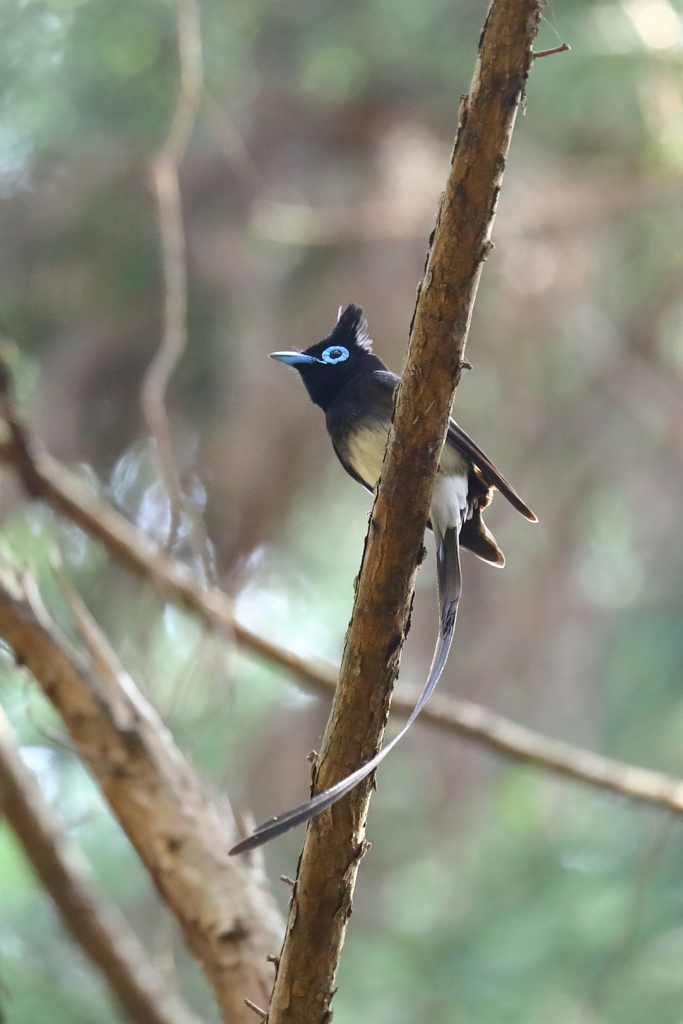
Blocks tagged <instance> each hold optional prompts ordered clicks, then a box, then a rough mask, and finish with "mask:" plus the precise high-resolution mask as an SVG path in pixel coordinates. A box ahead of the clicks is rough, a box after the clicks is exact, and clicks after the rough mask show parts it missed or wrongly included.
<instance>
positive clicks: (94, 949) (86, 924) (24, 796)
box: [0, 709, 201, 1024]
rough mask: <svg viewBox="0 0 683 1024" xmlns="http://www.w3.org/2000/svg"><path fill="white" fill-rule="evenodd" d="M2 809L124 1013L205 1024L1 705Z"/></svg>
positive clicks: (155, 1023) (157, 1021) (158, 1021)
mask: <svg viewBox="0 0 683 1024" xmlns="http://www.w3.org/2000/svg"><path fill="white" fill-rule="evenodd" d="M0 811H2V813H4V815H5V817H6V818H7V822H8V824H9V825H10V828H11V829H12V830H13V831H14V833H15V834H16V836H17V838H18V840H19V842H20V843H21V844H22V846H23V848H24V852H25V853H26V856H27V858H28V860H29V861H30V863H31V865H32V866H33V869H34V871H35V873H36V875H37V876H38V878H39V879H40V881H41V882H42V884H43V885H44V887H45V889H46V891H47V892H48V893H49V895H50V896H51V898H52V900H53V901H54V903H55V906H56V907H57V910H58V911H59V913H60V915H61V918H62V921H63V922H64V924H65V925H66V927H67V928H68V929H69V931H70V932H71V934H72V936H73V938H74V939H75V940H76V942H77V943H78V944H79V946H80V947H81V949H82V950H83V952H84V953H85V955H86V956H87V957H88V959H89V960H90V961H91V962H92V964H93V965H94V966H95V967H96V968H97V970H98V971H100V972H101V974H102V977H103V979H104V981H105V982H106V984H107V986H108V988H109V991H110V993H111V995H112V996H113V998H114V1000H115V1001H116V1002H117V1003H118V1005H119V1007H120V1009H121V1010H123V1012H124V1014H125V1015H126V1016H127V1017H128V1018H129V1019H130V1020H131V1021H135V1022H137V1024H201V1022H200V1019H199V1017H197V1016H195V1014H194V1013H193V1012H192V1011H191V1010H190V1009H189V1008H188V1007H187V1006H185V1005H184V1003H183V1002H182V1000H181V999H180V998H179V997H178V996H177V995H175V993H173V992H172V991H171V990H170V989H169V987H168V985H167V983H166V981H165V980H164V978H163V977H162V975H161V974H159V972H158V971H157V969H156V968H155V967H154V965H153V964H152V962H151V960H150V959H149V957H148V955H147V951H146V950H145V948H144V946H143V945H142V943H141V942H140V941H139V940H138V938H137V936H136V935H135V934H134V933H133V932H132V931H131V929H130V928H129V926H128V924H127V923H126V920H125V918H124V917H123V916H122V914H121V913H120V912H119V911H118V909H117V908H116V907H114V906H112V905H111V904H108V903H105V902H104V900H103V899H102V898H101V897H100V896H98V895H97V894H96V893H95V891H94V889H93V886H92V883H91V881H90V877H89V872H88V870H87V866H86V863H85V861H84V860H83V859H82V857H80V856H79V853H80V851H79V850H78V849H77V848H75V847H74V846H73V845H72V843H71V842H70V841H69V839H68V837H67V835H66V832H65V831H64V828H63V827H62V825H61V823H60V821H59V819H58V818H57V816H56V815H55V813H54V811H53V810H52V808H51V807H50V805H49V804H48V802H47V801H46V800H45V798H44V797H43V794H42V793H41V791H40V787H39V786H38V783H37V782H36V779H35V777H34V775H33V773H32V772H31V771H29V769H28V768H27V767H26V765H25V764H24V762H23V761H22V759H21V754H20V753H19V747H18V745H17V741H16V739H15V737H14V735H13V733H12V728H11V726H10V724H9V722H8V721H7V718H6V717H5V715H4V713H3V711H2V709H0Z"/></svg>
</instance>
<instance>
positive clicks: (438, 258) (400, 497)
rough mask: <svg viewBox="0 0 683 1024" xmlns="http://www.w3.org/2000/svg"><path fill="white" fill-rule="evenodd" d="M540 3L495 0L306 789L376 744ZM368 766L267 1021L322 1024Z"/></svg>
mask: <svg viewBox="0 0 683 1024" xmlns="http://www.w3.org/2000/svg"><path fill="white" fill-rule="evenodd" d="M542 6H543V0H493V3H492V5H491V7H490V9H489V13H488V16H487V19H486V23H485V25H484V30H483V32H482V35H481V39H480V42H479V56H478V59H477V64H476V67H475V71H474V77H473V80H472V86H471V91H470V95H469V96H466V97H464V98H463V99H462V102H461V107H460V125H459V127H458V133H457V136H456V141H455V148H454V151H453V158H452V163H451V171H450V175H449V179H448V182H447V184H446V191H445V193H444V196H443V199H442V202H441V207H440V210H439V214H438V218H437V225H436V229H435V231H434V236H433V241H432V246H431V250H430V252H429V256H428V259H427V266H426V268H425V275H424V278H423V280H422V282H421V285H420V288H419V290H418V298H417V305H416V308H415V314H414V317H413V323H412V325H411V332H410V334H411V337H410V346H409V349H408V359H407V362H406V367H405V371H404V373H403V379H402V382H401V385H400V386H399V389H398V395H397V399H396V409H395V414H394V421H393V425H392V428H391V431H390V434H389V442H388V445H387V453H386V456H385V460H384V466H383V470H382V477H381V480H380V483H379V488H378V492H377V497H376V499H375V503H374V507H373V510H372V516H371V519H370V527H369V530H368V535H367V538H366V542H365V551H364V554H363V562H362V566H361V572H360V576H359V580H358V584H357V588H356V598H355V602H354V608H353V614H352V617H351V624H350V626H349V631H348V633H347V637H346V644H345V648H344V656H343V659H342V667H341V673H340V677H339V685H338V687H337V691H336V693H335V698H334V702H333V706H332V711H331V714H330V718H329V721H328V726H327V730H326V732H325V737H324V740H323V744H322V750H321V754H320V759H319V766H318V773H317V778H316V786H315V788H316V790H318V791H320V790H325V789H327V788H328V787H330V786H332V785H334V784H335V783H336V782H338V781H340V780H341V779H342V778H344V777H345V776H347V775H348V774H349V773H351V772H352V771H354V770H355V769H356V768H358V767H359V766H360V765H362V764H363V763H365V762H366V761H367V760H369V759H370V758H371V757H372V756H373V755H374V754H375V753H376V752H377V750H378V748H379V746H380V744H381V741H382V734H383V732H384V726H385V723H386V719H387V715H388V710H389V702H390V699H391V692H392V689H393V685H394V681H395V678H396V675H397V673H398V668H399V663H400V657H401V651H402V648H403V642H404V638H405V634H406V632H407V627H408V620H409V616H410V609H411V606H412V598H413V585H414V579H415V574H416V572H417V569H418V566H419V564H420V561H421V559H422V551H423V539H424V531H425V525H426V519H427V511H428V507H429V502H430V500H431V494H432V487H433V483H434V477H435V475H436V470H437V466H438V462H439V458H440V455H441V450H442V447H443V443H444V437H445V434H446V428H447V424H448V418H449V414H450V409H451V404H452V401H453V395H454V392H455V388H456V386H457V383H458V380H459V377H460V373H461V369H462V361H463V355H464V349H465V341H466V337H467V331H468V328H469V323H470V317H471V315H472V305H473V302H474V298H475V295H476V291H477V286H478V283H479V277H480V274H481V267H482V264H483V261H484V260H485V258H486V255H487V253H488V251H489V248H490V245H491V243H490V241H489V239H490V235H491V229H492V225H493V219H494V215H495V210H496V203H497V199H498V193H499V191H500V187H501V183H502V177H503V171H504V169H505V162H506V157H507V152H508V148H509V144H510V138H511V135H512V129H513V127H514V123H515V117H516V113H517V109H518V106H519V103H520V101H521V99H522V96H523V94H524V89H525V85H526V80H527V76H528V73H529V68H530V66H531V62H532V56H531V52H532V44H533V41H534V38H535V36H536V32H537V29H538V24H539V21H540V16H541V8H542ZM372 786H373V777H372V776H371V777H370V778H369V779H367V780H366V781H364V782H362V783H361V784H360V785H359V786H357V787H356V789H355V790H353V792H352V793H350V794H349V796H348V797H345V798H343V799H342V800H340V801H339V802H338V803H337V804H335V805H334V806H333V807H331V808H330V809H329V810H327V811H325V812H323V813H322V814H320V815H319V816H318V817H317V818H315V819H314V820H313V821H311V822H310V823H309V826H308V830H307V833H306V840H305V843H304V849H303V853H302V856H301V861H300V865H299V877H298V880H297V886H296V889H295V891H294V894H293V896H292V902H291V905H290V911H289V918H288V923H287V934H286V936H285V942H284V945H283V948H282V953H281V954H280V963H279V966H278V970H277V976H276V979H275V987H274V989H273V995H272V997H271V1004H270V1012H269V1020H270V1021H271V1022H272V1024H300V1022H301V1021H304V1020H305V1021H306V1022H307V1024H326V1022H327V1021H329V1017H330V1002H331V1000H332V996H333V993H334V979H335V973H336V970H337V964H338V962H339V957H340V955H341V950H342V946H343V942H344V936H345V933H346V925H347V922H348V919H349V915H350V913H351V900H352V896H353V890H354V886H355V880H356V874H357V871H358V865H359V863H360V860H361V858H362V857H363V854H364V853H365V850H366V848H367V847H366V843H365V838H364V837H365V822H366V817H367V813H368V806H369V800H370V794H371V792H372Z"/></svg>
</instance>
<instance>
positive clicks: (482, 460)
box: [351, 370, 538, 523]
mask: <svg viewBox="0 0 683 1024" xmlns="http://www.w3.org/2000/svg"><path fill="white" fill-rule="evenodd" d="M372 376H373V379H374V381H375V382H376V383H377V384H379V385H380V387H382V388H385V389H386V390H387V391H389V390H390V391H392V392H393V391H394V390H395V389H396V386H397V384H398V383H399V381H400V379H401V378H400V377H398V376H397V375H396V374H395V373H391V371H390V370H376V371H375V372H374V373H373V375H372ZM446 444H452V445H453V447H454V448H455V449H456V451H458V452H459V453H460V454H461V455H462V456H463V457H464V458H465V459H467V461H468V462H472V463H474V465H475V466H477V468H478V469H479V470H480V471H481V474H482V476H483V477H484V479H485V480H486V483H487V484H489V486H493V487H496V488H497V489H498V490H499V491H500V493H501V494H502V495H504V497H506V498H507V500H508V501H509V502H510V504H511V505H513V506H514V508H516V509H517V511H518V512H521V514H522V515H523V516H524V518H525V519H528V520H530V522H532V523H536V522H538V518H537V517H536V515H535V514H534V513H533V512H532V511H531V509H530V508H529V507H528V505H525V503H524V502H523V501H522V499H521V498H520V496H519V495H518V494H517V491H516V490H515V489H514V487H512V485H511V484H509V483H508V482H507V480H506V479H505V477H504V476H502V475H501V474H500V473H499V472H498V470H497V469H496V467H495V466H494V465H493V463H492V462H491V460H490V459H489V457H488V455H486V454H485V453H484V452H483V451H482V450H481V448H480V447H479V445H478V444H477V443H476V442H475V441H473V440H472V438H471V437H470V436H469V434H467V433H466V432H465V431H464V430H463V429H462V427H461V426H460V425H459V424H457V423H456V422H455V420H454V419H451V421H450V423H449V426H448V433H447V435H446ZM351 475H352V476H353V473H351ZM362 482H363V481H361V483H362Z"/></svg>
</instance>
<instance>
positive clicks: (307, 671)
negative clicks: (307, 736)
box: [0, 363, 683, 814]
mask: <svg viewBox="0 0 683 1024" xmlns="http://www.w3.org/2000/svg"><path fill="white" fill-rule="evenodd" d="M2 371H3V367H2V364H1V363H0V400H2V399H3V396H4V400H3V401H2V413H3V416H4V417H5V422H6V424H7V427H8V431H7V434H6V436H5V438H4V439H3V438H2V437H0V460H2V461H4V462H6V463H7V464H10V465H12V466H14V467H15V469H16V470H17V471H18V472H19V473H20V475H21V477H22V479H23V481H24V484H25V486H26V488H27V490H28V491H29V492H30V493H31V494H33V495H34V496H35V497H37V498H41V499H42V500H43V501H45V502H47V504H49V505H50V506H52V508H54V509H55V511H56V512H59V513H61V514H62V515H64V516H66V517H67V518H68V519H70V520H71V521H72V522H74V523H76V524H77V525H78V526H80V527H81V529H83V530H85V531H86V532H87V533H89V534H90V536H92V537H94V538H95V539H97V540H99V541H101V542H102V544H104V546H105V547H106V548H107V550H108V551H109V552H110V553H111V554H112V555H113V556H114V557H116V558H119V559H120V560H121V561H122V562H123V563H124V564H125V565H127V566H128V568H129V569H131V570H132V571H133V572H134V573H135V574H136V575H138V576H139V577H140V578H141V579H143V580H145V581H146V582H148V583H149V584H151V585H152V586H153V587H154V588H155V590H156V591H157V592H158V593H159V594H160V595H161V596H162V597H163V598H165V599H166V600H168V601H171V602H172V603H174V604H176V605H179V606H180V607H181V608H185V609H186V610H188V611H191V612H193V613H194V614H196V615H197V616H198V617H199V618H200V619H201V620H202V621H203V622H205V623H206V624H207V625H208V626H209V627H211V628H213V629H216V630H218V631H219V632H223V633H224V634H227V635H229V636H231V637H232V638H233V639H234V640H235V642H236V643H237V644H238V646H240V647H242V648H243V649H244V650H246V651H249V652H250V653H251V654H254V655H256V656H257V657H259V658H262V659H264V660H265V661H267V662H270V663H271V664H274V665H277V666H278V667H279V668H281V669H283V670H284V671H285V672H287V673H288V674H289V675H290V676H292V677H293V678H294V679H296V680H297V681H298V682H299V683H301V684H302V685H303V686H304V687H306V688H307V689H309V690H313V691H314V692H317V693H321V694H325V695H328V696H330V695H333V694H334V691H335V689H336V686H337V678H338V674H339V670H338V668H337V667H336V666H334V665H331V664H329V663H328V662H325V661H322V660H318V661H307V660H306V659H304V658H302V657H300V656H299V655H298V654H295V653H294V652H293V651H289V650H287V648H286V647H281V646H280V645H279V644H275V643H273V642H272V641H270V640H268V639H266V638H265V637H262V636H259V635H258V634H257V633H253V632H252V631H251V630H250V629H247V627H246V626H243V625H241V624H240V623H239V622H237V621H236V620H235V619H234V617H233V614H232V610H233V604H232V601H231V600H230V598H229V597H228V596H227V594H225V593H223V591H221V590H218V589H217V588H215V587H214V588H208V589H204V588H203V587H202V584H201V582H200V580H199V579H198V578H197V577H196V575H195V574H194V573H193V572H192V571H191V570H190V569H188V568H187V566H185V565H183V564H182V563H181V562H178V561H177V560H176V559H174V558H171V557H169V556H168V555H167V554H166V553H165V552H163V551H161V550H160V549H159V548H158V547H157V545H156V544H154V542H153V541H151V540H150V539H149V538H148V537H146V536H145V534H144V533H142V532H141V531H140V530H138V529H137V528H136V527H135V526H134V525H133V524H132V523H130V522H129V521H128V520H127V519H126V518H125V517H124V516H122V515H121V513H120V512H117V511H116V510H115V509H114V508H112V507H111V505H109V504H107V502H106V501H104V500H103V499H102V498H100V497H99V496H98V495H97V494H96V493H95V492H94V491H92V490H91V488H90V487H88V486H86V485H85V484H84V483H83V482H82V481H81V480H79V478H78V477H77V476H75V475H74V474H73V473H71V472H70V471H69V470H68V469H66V468H65V467H64V466H62V465H61V464H60V463H59V462H57V461H56V460H55V459H53V458H52V457H51V456H50V455H49V454H48V453H47V452H46V451H45V450H44V449H43V448H42V446H41V445H40V444H38V443H37V441H36V440H35V439H33V438H31V437H30V436H29V434H28V431H27V429H26V426H25V425H24V424H23V423H22V422H21V420H20V419H19V417H18V414H17V410H16V408H15V406H14V403H13V402H12V401H11V399H10V397H9V394H8V391H7V389H8V388H9V385H10V381H9V378H8V377H7V375H6V371H5V376H4V378H3V376H2ZM3 389H4V390H3ZM414 705H415V697H414V696H411V695H410V694H408V693H406V692H405V691H403V692H401V693H398V694H396V696H395V697H393V699H392V705H391V706H392V709H393V711H395V712H396V713H397V714H398V715H408V714H410V712H411V711H412V709H413V707H414ZM420 721H422V722H426V723H429V724H431V725H433V726H436V727H437V728H440V729H443V730H445V731H446V732H450V733H454V734H456V735H459V736H463V737H465V738H469V739H471V740H474V741H476V742H478V743H481V744H482V745H484V746H486V747H488V748H489V749H491V750H493V751H496V752H497V753H501V754H505V755H507V756H509V757H514V758H517V759H519V760H522V761H527V762H529V763H531V764H535V765H538V766H539V767H541V768H545V769H548V770H549V771H552V772H556V773H558V774H560V775H564V776H566V777H568V778H572V779H575V780H577V781H578V782H584V783H586V784H587V785H590V786H594V787H596V788H598V789H606V790H610V791H612V792H614V793H619V794H621V795H622V796H625V797H628V798H630V799H632V800H639V801H643V802H645V803H651V804H656V805H659V806H661V807H665V808H668V809H669V810H672V811H674V812H675V813H677V814H680V813H683V795H682V794H683V790H682V789H681V787H682V786H683V782H682V781H681V780H679V779H675V778H672V777H671V776H668V775H664V774H662V773H661V772H656V771H651V770H649V769H647V768H640V767H638V766H636V765H631V764H627V763H624V762H621V761H615V760H613V759H611V758H607V757H602V756H601V755H600V754H596V753H594V752H593V751H590V750H584V749H583V748H581V747H577V746H574V745H573V744H570V743H565V742H563V741H561V740H555V739H552V738H551V737H549V736H546V735H544V734H543V733H539V732H535V731H534V730H533V729H528V728H527V727H526V726H523V725H518V724H517V723H516V722H512V721H511V720H510V719H508V718H505V717H504V716H503V715H499V714H496V712H494V711H491V710H489V709H488V708H485V707H482V706H481V705H480V704H474V703H471V702H470V701H465V700H460V699H458V698H455V697H450V696H444V695H442V694H437V695H436V696H434V697H432V699H431V701H430V703H429V704H428V705H427V707H426V708H425V709H424V711H423V712H422V714H421V716H420Z"/></svg>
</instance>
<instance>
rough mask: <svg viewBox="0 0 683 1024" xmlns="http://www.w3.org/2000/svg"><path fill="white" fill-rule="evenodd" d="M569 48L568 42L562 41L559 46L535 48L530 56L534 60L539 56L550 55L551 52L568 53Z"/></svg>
mask: <svg viewBox="0 0 683 1024" xmlns="http://www.w3.org/2000/svg"><path fill="white" fill-rule="evenodd" d="M570 50H571V46H570V45H569V43H562V45H561V46H553V47H552V49H550V50H536V52H535V53H532V54H531V56H532V57H533V59H534V60H538V58H539V57H550V56H551V55H552V54H553V53H568V52H569V51H570Z"/></svg>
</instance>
